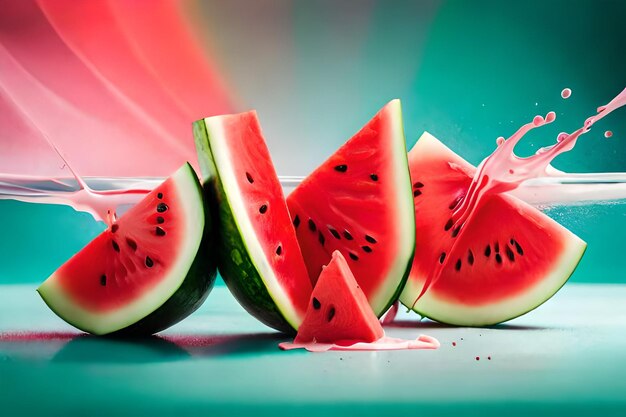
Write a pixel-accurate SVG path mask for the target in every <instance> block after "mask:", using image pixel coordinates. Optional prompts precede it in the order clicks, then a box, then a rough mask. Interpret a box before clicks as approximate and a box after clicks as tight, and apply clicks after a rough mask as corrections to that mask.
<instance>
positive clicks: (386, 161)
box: [287, 100, 415, 317]
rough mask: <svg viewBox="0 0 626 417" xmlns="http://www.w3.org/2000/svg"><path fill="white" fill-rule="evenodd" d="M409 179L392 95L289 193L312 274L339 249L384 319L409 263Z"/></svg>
mask: <svg viewBox="0 0 626 417" xmlns="http://www.w3.org/2000/svg"><path fill="white" fill-rule="evenodd" d="M410 181H411V179H410V176H409V168H408V162H407V154H406V145H405V142H404V131H403V127H402V109H401V106H400V101H399V100H393V101H391V102H390V103H388V104H387V105H386V106H385V107H383V108H382V109H381V110H380V111H379V112H378V114H376V115H375V116H374V118H372V120H370V121H369V122H368V123H367V124H366V125H365V126H364V127H363V128H362V129H361V130H360V131H359V132H358V133H357V134H356V135H354V136H353V137H352V138H351V139H350V140H348V141H347V142H346V143H345V144H344V145H343V146H342V147H341V148H339V149H338V150H337V151H336V152H335V154H333V155H332V156H331V157H330V158H328V160H326V161H325V162H324V163H323V164H322V165H321V166H320V167H319V168H317V169H316V170H315V171H314V172H313V173H312V174H310V175H309V176H308V177H307V178H306V179H305V180H304V181H303V182H302V183H301V184H300V185H299V186H298V187H297V188H296V189H295V190H294V191H293V192H292V193H291V194H290V195H289V196H288V198H287V205H288V206H289V211H290V213H291V216H292V218H293V224H294V226H295V227H296V230H297V235H298V241H299V242H300V247H301V248H302V252H303V255H304V260H305V262H306V265H307V268H308V271H309V276H311V277H318V276H319V274H320V272H321V270H322V266H323V265H326V264H328V262H329V261H330V259H331V254H332V253H333V252H334V251H335V250H339V251H341V252H342V253H343V254H344V256H345V258H346V259H347V260H348V264H349V265H350V269H351V270H352V272H353V273H354V276H355V277H356V280H357V282H358V283H359V285H360V286H361V288H362V290H363V292H364V293H365V295H366V296H367V299H368V300H369V302H370V305H371V306H372V309H373V310H374V313H375V314H376V315H377V316H379V317H380V316H382V314H383V313H384V312H385V311H386V310H387V309H388V308H389V307H390V306H391V304H392V303H393V301H395V300H396V299H397V298H398V295H399V294H400V291H401V290H402V287H403V286H404V283H405V281H406V278H407V277H408V273H409V269H410V266H411V258H412V256H413V250H414V247H415V246H414V245H415V234H414V233H413V229H414V227H415V226H414V225H415V223H414V221H415V219H414V211H413V202H412V195H411V192H412V191H411V182H410Z"/></svg>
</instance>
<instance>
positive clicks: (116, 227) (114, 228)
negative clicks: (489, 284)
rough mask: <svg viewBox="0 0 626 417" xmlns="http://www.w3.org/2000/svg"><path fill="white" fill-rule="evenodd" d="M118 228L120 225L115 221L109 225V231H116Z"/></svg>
mask: <svg viewBox="0 0 626 417" xmlns="http://www.w3.org/2000/svg"><path fill="white" fill-rule="evenodd" d="M119 228H120V225H119V224H117V223H115V224H114V225H113V226H111V233H115V232H117V229H119Z"/></svg>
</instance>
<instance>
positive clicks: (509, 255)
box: [504, 245, 515, 262]
mask: <svg viewBox="0 0 626 417" xmlns="http://www.w3.org/2000/svg"><path fill="white" fill-rule="evenodd" d="M504 252H505V253H506V256H507V258H509V261H511V262H515V254H514V253H513V251H512V250H511V248H509V245H506V248H505V249H504Z"/></svg>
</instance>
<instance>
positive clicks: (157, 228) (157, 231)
mask: <svg viewBox="0 0 626 417" xmlns="http://www.w3.org/2000/svg"><path fill="white" fill-rule="evenodd" d="M155 232H156V235H157V236H165V230H163V229H162V228H160V227H159V226H157V227H156V230H155Z"/></svg>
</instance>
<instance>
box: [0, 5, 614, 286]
mask: <svg viewBox="0 0 626 417" xmlns="http://www.w3.org/2000/svg"><path fill="white" fill-rule="evenodd" d="M190 14H193V16H194V19H197V20H198V21H199V22H201V24H202V25H204V26H205V27H207V28H209V29H208V30H207V34H206V36H207V39H206V41H207V45H208V44H209V41H210V45H211V48H212V50H214V51H215V52H216V54H217V57H218V64H219V67H220V70H221V72H222V73H223V74H224V75H225V77H226V78H227V80H228V83H229V85H230V86H231V87H232V88H233V90H234V92H235V94H236V95H237V97H238V100H239V107H240V109H241V110H246V109H249V108H256V109H258V111H259V114H260V117H261V122H262V124H263V127H264V130H265V133H266V137H267V140H268V144H269V147H270V150H271V152H272V155H273V157H274V160H275V163H276V165H277V169H278V172H279V173H280V174H290V175H298V174H300V175H304V174H306V173H307V172H310V171H311V170H312V169H314V168H315V167H316V166H317V165H318V164H319V163H321V162H322V161H323V160H324V158H325V157H327V156H328V155H330V154H331V153H332V152H333V150H334V149H336V148H337V147H338V146H340V145H341V144H342V143H343V142H344V141H345V140H346V139H347V138H348V137H349V136H350V135H351V134H353V133H354V132H356V131H357V130H358V128H359V127H360V126H361V125H363V124H364V123H365V122H366V121H367V120H368V119H369V118H370V117H371V116H372V115H373V114H374V113H375V112H376V111H377V110H378V109H379V108H380V107H381V106H383V105H384V104H385V103H386V102H387V101H389V100H390V99H392V98H396V97H398V98H400V99H402V103H403V110H404V122H405V128H406V136H407V144H408V146H411V145H412V144H413V143H414V142H415V141H416V140H417V138H418V137H419V136H420V134H421V133H422V132H423V131H424V130H428V131H430V132H431V133H433V134H434V135H436V136H437V137H439V139H441V140H442V141H444V142H445V143H446V144H447V145H448V146H450V147H451V148H452V149H454V150H455V151H456V152H458V153H459V154H460V155H462V156H464V157H465V158H466V159H468V160H469V161H470V162H472V163H474V164H477V163H478V162H480V160H481V159H482V158H484V157H485V156H487V155H488V154H489V153H490V152H491V151H492V150H493V149H494V147H495V138H496V137H498V136H500V135H503V136H508V135H510V134H511V133H513V131H514V130H516V129H517V127H519V126H520V125H521V124H523V123H525V122H527V121H530V120H531V119H532V117H533V116H534V115H535V114H545V113H547V112H548V111H550V110H555V111H556V112H557V115H558V118H557V122H556V123H555V124H553V125H551V126H548V127H546V128H543V129H540V130H539V131H536V132H533V134H532V135H530V136H529V137H528V139H527V140H525V141H524V142H523V143H522V144H521V145H520V147H519V153H520V154H529V153H531V152H534V151H535V150H536V149H537V148H538V147H540V146H543V145H546V144H549V143H551V142H552V141H554V138H555V136H556V134H557V133H558V132H560V131H563V130H565V131H571V130H574V129H575V128H577V127H578V126H579V125H580V123H582V121H584V119H585V118H586V117H587V116H589V115H590V114H592V113H593V111H594V110H595V108H596V107H597V106H598V105H601V104H605V103H606V102H607V101H608V100H609V99H610V98H612V97H613V96H614V95H616V94H617V93H618V92H619V91H620V90H621V89H623V88H624V87H625V86H626V77H625V74H626V71H625V70H624V64H626V58H625V57H624V50H626V48H625V46H626V25H624V24H623V22H624V18H625V17H626V3H624V2H622V1H549V2H546V1H524V2H516V3H513V2H505V1H471V2H470V1H448V2H444V1H393V2H384V1H363V2H355V1H344V2H340V3H336V2H331V1H312V2H308V1H296V2H287V1H279V2H276V1H270V0H262V1H255V2H248V1H243V0H237V1H229V2H217V1H209V2H200V3H198V4H196V5H194V7H193V8H190ZM209 37H210V39H209ZM565 87H569V88H572V90H573V94H572V97H571V98H570V99H568V100H562V99H561V97H560V92H561V90H562V89H563V88H565ZM606 129H611V130H613V131H614V133H615V135H614V137H613V138H611V139H605V138H604V137H603V135H602V134H603V132H604V130H606ZM625 137H626V112H625V111H624V110H623V109H622V110H620V111H618V112H616V113H615V114H614V115H612V116H611V117H609V118H606V119H604V120H603V121H602V122H601V123H599V124H598V125H597V127H595V128H594V130H593V131H592V132H591V133H589V134H588V135H586V136H585V137H584V138H583V139H582V140H580V142H579V144H578V145H577V147H576V149H575V150H574V151H572V152H571V153H570V154H568V155H563V156H562V157H560V158H559V159H558V160H557V162H556V163H555V166H556V167H557V168H560V169H563V170H568V171H580V172H594V171H595V172H597V171H626V142H625ZM190 140H191V139H190ZM0 213H2V220H3V221H2V228H1V229H0V236H1V237H2V238H1V239H0V254H1V255H0V257H1V259H2V262H1V263H0V283H24V282H29V283H38V282H41V281H43V280H44V279H45V278H46V277H47V276H48V274H50V273H51V272H52V271H54V270H55V269H56V268H57V267H58V266H59V265H60V264H61V263H62V262H63V261H64V260H65V259H67V258H68V257H69V256H71V255H72V254H73V253H75V252H76V251H78V250H79V249H80V248H81V247H82V246H83V245H84V244H86V243H87V242H88V241H89V240H91V239H92V238H93V237H94V236H95V235H96V234H97V233H98V232H99V231H100V230H102V226H101V225H99V224H96V223H94V222H93V221H92V220H91V219H90V218H89V216H87V215H85V214H80V213H75V212H74V211H73V210H71V209H69V208H66V207H46V206H35V205H28V204H23V203H17V202H7V201H2V202H0ZM548 214H550V215H551V216H553V217H555V218H556V219H557V220H559V221H560V222H561V223H562V224H564V225H565V226H566V227H568V228H570V229H571V230H573V231H574V232H575V233H577V234H578V235H579V236H581V237H582V238H583V239H584V240H586V241H587V242H588V243H589V249H588V251H587V253H586V255H585V257H584V258H583V261H582V263H581V264H580V266H579V268H578V269H577V271H576V273H575V274H574V276H573V277H572V281H577V282H626V276H625V275H624V273H623V267H622V266H621V256H622V245H623V243H622V241H623V239H622V236H623V235H624V232H625V231H626V227H625V224H626V223H625V221H624V220H625V216H626V210H625V206H624V205H623V204H594V205H591V206H582V207H565V208H557V209H551V210H549V211H548Z"/></svg>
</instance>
